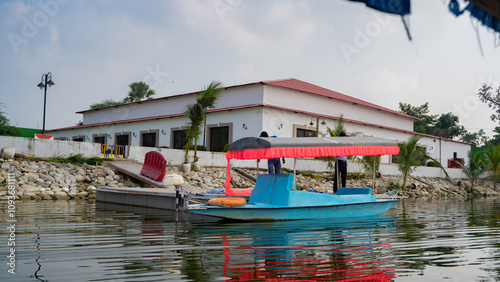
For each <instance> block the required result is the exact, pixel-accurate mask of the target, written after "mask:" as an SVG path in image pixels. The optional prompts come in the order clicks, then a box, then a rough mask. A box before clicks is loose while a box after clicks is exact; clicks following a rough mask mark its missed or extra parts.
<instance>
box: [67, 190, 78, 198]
mask: <svg viewBox="0 0 500 282" xmlns="http://www.w3.org/2000/svg"><path fill="white" fill-rule="evenodd" d="M77 193H78V192H77V191H76V190H71V191H69V193H68V196H70V197H71V198H74V197H76V194H77Z"/></svg>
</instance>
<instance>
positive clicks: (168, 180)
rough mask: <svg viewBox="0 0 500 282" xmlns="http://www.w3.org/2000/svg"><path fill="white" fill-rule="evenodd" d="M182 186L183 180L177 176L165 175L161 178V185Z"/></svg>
mask: <svg viewBox="0 0 500 282" xmlns="http://www.w3.org/2000/svg"><path fill="white" fill-rule="evenodd" d="M182 184H184V178H182V176H180V175H178V174H167V175H165V177H164V178H163V185H165V186H178V185H182Z"/></svg>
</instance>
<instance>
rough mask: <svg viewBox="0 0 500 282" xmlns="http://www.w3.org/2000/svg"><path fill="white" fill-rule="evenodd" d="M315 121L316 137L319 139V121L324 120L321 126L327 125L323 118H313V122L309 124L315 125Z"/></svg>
mask: <svg viewBox="0 0 500 282" xmlns="http://www.w3.org/2000/svg"><path fill="white" fill-rule="evenodd" d="M314 119H316V137H318V135H319V134H318V133H319V121H320V120H322V122H321V125H323V126H324V125H326V122H325V119H324V118H322V117H311V122H310V123H309V125H310V126H313V125H314Z"/></svg>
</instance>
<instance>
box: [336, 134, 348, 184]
mask: <svg viewBox="0 0 500 282" xmlns="http://www.w3.org/2000/svg"><path fill="white" fill-rule="evenodd" d="M339 136H341V137H343V136H347V135H346V134H345V132H340V134H339ZM337 174H338V175H340V179H341V181H340V182H341V185H342V186H341V187H345V186H346V179H347V157H346V156H340V157H337V160H336V162H335V177H334V178H333V193H337V183H338V179H337Z"/></svg>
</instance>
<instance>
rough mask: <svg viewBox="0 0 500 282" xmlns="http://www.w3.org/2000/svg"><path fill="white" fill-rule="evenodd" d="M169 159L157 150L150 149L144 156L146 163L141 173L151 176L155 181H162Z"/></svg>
mask: <svg viewBox="0 0 500 282" xmlns="http://www.w3.org/2000/svg"><path fill="white" fill-rule="evenodd" d="M166 167H167V160H166V159H165V157H164V156H163V155H162V154H160V153H159V152H157V151H150V152H147V153H146V156H144V165H143V166H142V170H141V175H144V176H146V177H147V178H151V179H153V180H154V181H157V182H162V181H163V178H164V177H165V168H166Z"/></svg>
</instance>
